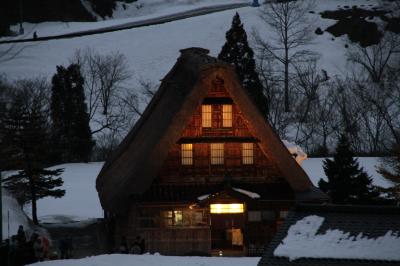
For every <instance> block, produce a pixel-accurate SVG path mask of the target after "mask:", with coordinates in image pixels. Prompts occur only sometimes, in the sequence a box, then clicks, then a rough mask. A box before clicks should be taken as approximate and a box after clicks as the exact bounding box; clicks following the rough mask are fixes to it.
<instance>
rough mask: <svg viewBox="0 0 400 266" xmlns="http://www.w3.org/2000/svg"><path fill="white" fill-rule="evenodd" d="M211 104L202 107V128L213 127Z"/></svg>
mask: <svg viewBox="0 0 400 266" xmlns="http://www.w3.org/2000/svg"><path fill="white" fill-rule="evenodd" d="M211 114H212V111H211V104H203V105H202V106H201V125H202V127H211V116H212V115H211Z"/></svg>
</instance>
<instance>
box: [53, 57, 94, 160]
mask: <svg viewBox="0 0 400 266" xmlns="http://www.w3.org/2000/svg"><path fill="white" fill-rule="evenodd" d="M83 83H84V79H83V78H82V75H81V73H80V68H79V66H78V65H76V64H71V65H70V66H68V67H67V68H64V67H63V66H57V73H56V74H55V75H54V76H53V79H52V85H53V86H52V95H51V104H50V110H51V119H52V128H53V144H54V149H55V151H56V155H58V156H56V157H57V159H58V160H59V161H61V162H71V161H85V162H87V161H89V159H90V154H91V151H92V147H93V144H94V143H93V140H92V134H91V131H90V126H89V114H88V112H87V106H86V103H85V94H84V90H83Z"/></svg>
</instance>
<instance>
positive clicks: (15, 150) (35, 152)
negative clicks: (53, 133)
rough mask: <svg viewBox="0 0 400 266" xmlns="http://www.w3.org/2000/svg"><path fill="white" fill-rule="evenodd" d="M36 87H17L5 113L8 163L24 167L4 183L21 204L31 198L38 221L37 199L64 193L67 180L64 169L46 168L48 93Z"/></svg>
mask: <svg viewBox="0 0 400 266" xmlns="http://www.w3.org/2000/svg"><path fill="white" fill-rule="evenodd" d="M28 85H29V84H28ZM31 85H32V84H31ZM35 89H36V87H35V86H33V87H25V88H22V89H20V88H16V91H15V92H14V95H13V96H12V98H11V100H10V105H9V107H8V108H7V109H6V110H5V113H4V114H3V119H2V123H1V125H2V127H1V129H2V130H1V131H2V134H3V138H2V143H3V145H2V146H3V148H4V151H6V153H7V161H13V162H12V163H10V162H7V164H8V165H14V166H16V167H18V168H19V169H22V170H21V171H19V172H18V173H17V174H14V175H11V176H8V177H6V178H5V179H4V180H3V181H4V183H5V184H4V186H5V187H6V188H7V189H9V190H10V191H11V192H12V193H13V194H14V195H15V196H16V198H17V200H18V201H19V203H20V204H21V205H23V204H25V203H28V202H31V204H32V219H33V222H34V223H35V224H38V219H37V200H38V199H40V198H44V197H48V196H51V197H62V196H63V195H64V194H65V191H64V190H62V189H57V187H59V186H61V185H62V184H63V181H62V179H61V178H59V177H58V176H59V175H60V174H61V172H62V171H63V170H62V169H54V170H46V169H44V167H45V164H46V160H47V159H48V151H49V150H50V145H49V132H48V128H49V127H48V124H47V117H46V111H47V110H46V103H45V101H44V97H43V96H44V95H43V94H42V93H38V92H37V91H35ZM3 155H4V154H2V156H3Z"/></svg>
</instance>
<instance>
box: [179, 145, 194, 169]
mask: <svg viewBox="0 0 400 266" xmlns="http://www.w3.org/2000/svg"><path fill="white" fill-rule="evenodd" d="M181 155H182V156H181V157H182V165H192V164H193V144H191V143H187V144H181Z"/></svg>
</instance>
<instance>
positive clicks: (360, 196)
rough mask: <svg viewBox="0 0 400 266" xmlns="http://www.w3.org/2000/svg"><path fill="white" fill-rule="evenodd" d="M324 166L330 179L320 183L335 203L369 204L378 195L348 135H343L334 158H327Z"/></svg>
mask: <svg viewBox="0 0 400 266" xmlns="http://www.w3.org/2000/svg"><path fill="white" fill-rule="evenodd" d="M323 168H324V171H325V175H326V176H327V178H328V181H325V180H322V179H321V180H320V181H319V182H318V185H319V187H320V188H321V190H322V191H324V192H326V193H327V194H328V195H329V196H330V197H331V199H332V202H333V203H337V204H368V203H371V202H372V201H373V200H374V199H375V198H376V197H377V196H378V193H377V191H376V189H375V187H373V185H372V179H371V177H369V176H368V174H367V173H366V172H365V171H364V170H363V168H362V167H360V166H359V163H358V162H357V159H355V158H354V153H353V152H352V151H351V149H350V144H349V141H348V139H347V137H346V135H344V134H342V135H341V137H340V139H339V142H338V146H337V147H336V152H335V154H334V157H333V160H331V159H326V160H325V161H324V162H323Z"/></svg>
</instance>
